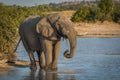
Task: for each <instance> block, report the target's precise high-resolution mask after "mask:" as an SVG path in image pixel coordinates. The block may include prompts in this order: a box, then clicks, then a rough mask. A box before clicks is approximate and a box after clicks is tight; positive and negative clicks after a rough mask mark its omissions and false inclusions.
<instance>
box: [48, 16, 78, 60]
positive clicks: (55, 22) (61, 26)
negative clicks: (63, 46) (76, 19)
mask: <svg viewBox="0 0 120 80" xmlns="http://www.w3.org/2000/svg"><path fill="white" fill-rule="evenodd" d="M48 20H49V22H50V23H51V25H52V27H53V28H54V29H55V30H56V32H57V34H58V35H59V36H61V37H63V38H67V39H68V40H69V43H70V53H68V51H65V52H64V57H65V58H72V57H73V56H74V54H75V51H76V31H75V30H74V28H73V27H74V24H73V23H72V22H71V21H70V20H69V19H67V18H66V17H65V16H63V15H61V14H51V15H48Z"/></svg>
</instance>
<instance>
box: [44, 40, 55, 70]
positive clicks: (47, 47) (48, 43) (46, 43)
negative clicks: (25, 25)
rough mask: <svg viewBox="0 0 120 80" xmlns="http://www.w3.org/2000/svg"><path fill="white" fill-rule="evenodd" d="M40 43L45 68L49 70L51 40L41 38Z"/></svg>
mask: <svg viewBox="0 0 120 80" xmlns="http://www.w3.org/2000/svg"><path fill="white" fill-rule="evenodd" d="M42 45H43V51H44V54H45V60H46V70H50V69H51V65H52V48H53V46H52V41H49V40H43V41H42Z"/></svg>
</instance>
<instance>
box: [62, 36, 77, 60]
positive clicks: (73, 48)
mask: <svg viewBox="0 0 120 80" xmlns="http://www.w3.org/2000/svg"><path fill="white" fill-rule="evenodd" d="M68 39H69V43H70V52H69V51H68V50H66V51H65V52H64V57H65V58H72V57H73V56H74V54H75V51H76V35H75V34H69V36H68Z"/></svg>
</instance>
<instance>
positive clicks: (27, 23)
mask: <svg viewBox="0 0 120 80" xmlns="http://www.w3.org/2000/svg"><path fill="white" fill-rule="evenodd" d="M40 19H41V17H39V16H30V17H28V18H26V19H25V20H24V21H23V22H22V24H21V25H20V27H19V34H20V36H21V38H22V40H23V44H24V46H25V48H26V49H29V50H39V49H40V43H39V37H38V34H37V33H36V24H37V23H38V22H39V21H40Z"/></svg>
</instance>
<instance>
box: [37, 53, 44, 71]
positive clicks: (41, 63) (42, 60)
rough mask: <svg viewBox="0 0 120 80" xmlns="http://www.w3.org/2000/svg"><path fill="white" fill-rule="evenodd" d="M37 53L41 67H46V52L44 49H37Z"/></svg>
mask: <svg viewBox="0 0 120 80" xmlns="http://www.w3.org/2000/svg"><path fill="white" fill-rule="evenodd" d="M37 54H38V59H39V65H40V69H44V68H45V57H44V54H43V53H42V51H37Z"/></svg>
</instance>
